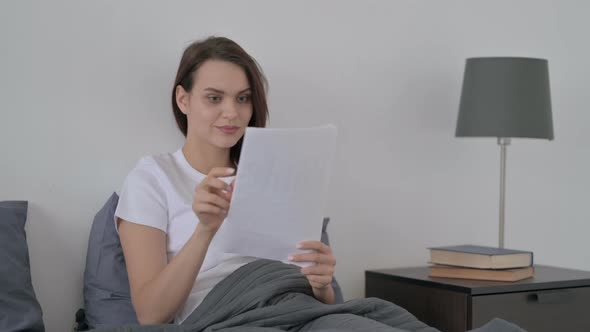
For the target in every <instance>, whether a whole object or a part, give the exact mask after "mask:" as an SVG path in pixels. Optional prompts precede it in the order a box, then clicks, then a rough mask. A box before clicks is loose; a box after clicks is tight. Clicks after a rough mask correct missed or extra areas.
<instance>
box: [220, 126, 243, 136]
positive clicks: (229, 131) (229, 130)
mask: <svg viewBox="0 0 590 332" xmlns="http://www.w3.org/2000/svg"><path fill="white" fill-rule="evenodd" d="M217 128H219V130H221V132H222V133H224V134H228V135H231V134H235V133H236V132H237V131H238V129H240V127H235V126H222V127H217Z"/></svg>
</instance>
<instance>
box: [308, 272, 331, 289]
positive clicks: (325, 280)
mask: <svg viewBox="0 0 590 332" xmlns="http://www.w3.org/2000/svg"><path fill="white" fill-rule="evenodd" d="M306 277H307V280H308V281H309V283H310V284H311V287H313V288H324V287H326V286H328V285H329V284H330V283H331V282H332V277H330V276H318V275H308V276H306Z"/></svg>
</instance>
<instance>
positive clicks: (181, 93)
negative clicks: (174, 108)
mask: <svg viewBox="0 0 590 332" xmlns="http://www.w3.org/2000/svg"><path fill="white" fill-rule="evenodd" d="M175 94H176V105H178V108H180V111H181V112H182V113H184V114H185V115H188V114H189V113H190V108H189V102H188V100H189V98H190V94H189V93H188V92H187V91H186V90H185V89H184V88H183V87H182V86H181V85H180V84H179V85H177V86H176V91H175Z"/></svg>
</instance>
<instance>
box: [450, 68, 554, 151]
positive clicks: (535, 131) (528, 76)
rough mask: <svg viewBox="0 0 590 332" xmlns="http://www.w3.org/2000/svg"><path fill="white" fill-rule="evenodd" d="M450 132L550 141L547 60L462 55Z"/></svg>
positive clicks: (463, 134)
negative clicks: (454, 123) (464, 59)
mask: <svg viewBox="0 0 590 332" xmlns="http://www.w3.org/2000/svg"><path fill="white" fill-rule="evenodd" d="M455 136H457V137H462V136H489V137H528V138H544V139H550V140H552V139H553V117H552V114H551V96H550V91H549V71H548V68H547V60H545V59H534V58H515V57H485V58H470V59H467V62H466V64H465V73H464V77H463V89H462V92H461V102H460V105H459V116H458V119H457V128H456V132H455Z"/></svg>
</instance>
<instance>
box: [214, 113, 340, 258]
mask: <svg viewBox="0 0 590 332" xmlns="http://www.w3.org/2000/svg"><path fill="white" fill-rule="evenodd" d="M336 134H337V130H336V127H335V126H333V125H328V126H323V127H318V128H303V129H272V128H266V129H264V128H247V129H246V133H245V136H244V142H243V145H242V152H241V157H240V163H239V166H238V171H237V174H236V183H235V187H234V191H233V196H232V201H231V206H230V209H229V211H228V216H227V218H226V220H225V221H224V223H223V224H222V226H221V228H220V229H219V231H218V233H217V235H216V236H215V238H216V239H217V244H218V245H219V246H220V248H221V250H223V251H224V252H227V253H235V254H240V255H245V256H255V257H260V258H268V259H274V260H279V261H283V262H288V255H289V254H294V253H298V252H302V251H301V250H298V249H296V244H297V243H298V242H300V241H304V240H316V241H319V240H320V238H321V230H322V221H323V218H324V202H325V198H326V194H327V192H326V190H327V185H328V181H329V177H330V173H331V167H332V160H333V155H334V150H335V148H336ZM298 265H300V266H306V265H309V264H307V263H303V264H299V263H298Z"/></svg>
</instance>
